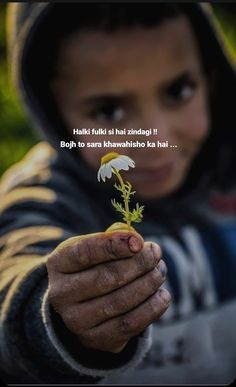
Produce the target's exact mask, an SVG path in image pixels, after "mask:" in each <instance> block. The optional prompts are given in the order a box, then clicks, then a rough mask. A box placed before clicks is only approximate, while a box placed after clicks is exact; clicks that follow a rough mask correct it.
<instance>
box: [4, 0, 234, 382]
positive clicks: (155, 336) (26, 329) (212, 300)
mask: <svg viewBox="0 0 236 387" xmlns="http://www.w3.org/2000/svg"><path fill="white" fill-rule="evenodd" d="M68 6H69V5H68ZM56 7H60V4H55V3H15V4H11V5H10V6H9V12H8V36H9V49H10V62H11V65H12V73H13V78H14V80H15V83H16V86H17V88H18V91H19V93H20V95H21V97H22V100H23V102H24V106H25V108H26V110H27V112H28V113H29V115H30V116H31V119H32V121H33V123H34V125H35V127H36V128H37V129H38V130H39V132H40V135H41V140H42V141H41V142H39V143H38V144H37V145H36V146H35V147H33V148H32V149H31V150H30V151H29V152H28V154H27V155H26V156H25V157H24V159H23V160H22V161H20V162H19V163H17V164H15V165H14V166H13V167H11V168H10V169H9V170H8V171H6V172H5V174H4V175H3V177H2V180H1V185H0V198H1V201H0V249H1V250H0V251H1V260H0V302H1V314H0V321H1V326H0V372H1V373H0V375H1V377H2V379H3V381H5V382H6V383H75V384H86V383H114V384H116V383H124V384H126V383H135V384H137V383H154V384H155V383H158V384H163V383H176V384H183V383H192V384H193V383H229V382H231V381H232V380H233V379H234V378H235V374H236V366H235V364H236V338H235V334H234V325H235V321H236V302H235V296H236V283H235V279H234V278H235V274H236V243H235V238H234V235H235V232H236V220H235V202H236V200H235V196H233V192H234V188H235V176H234V173H233V172H234V171H233V169H232V166H233V165H234V162H235V154H234V153H235V146H236V141H235V140H236V137H235V136H236V135H235V130H233V129H234V127H233V122H234V101H235V93H236V78H235V72H234V69H233V67H232V63H230V60H229V56H228V52H227V50H226V49H225V46H224V41H223V38H222V36H221V34H220V31H219V28H218V26H217V25H216V24H215V22H214V17H213V15H212V13H211V11H210V9H208V7H206V6H205V5H201V4H194V3H193V4H191V5H189V6H188V7H189V17H190V18H191V21H192V26H193V28H194V30H195V33H196V36H197V38H198V42H199V45H200V48H201V51H202V56H203V57H206V56H207V57H208V58H211V61H212V62H213V63H214V64H215V68H216V73H217V88H218V93H217V97H216V98H215V100H214V103H213V104H212V106H211V109H212V122H213V124H212V126H213V130H212V134H211V136H210V137H209V139H208V140H207V142H206V143H205V144H204V146H203V148H202V150H201V151H200V153H199V155H198V156H197V157H196V159H195V160H194V162H193V165H192V168H191V171H190V173H189V175H188V177H187V179H186V181H185V184H184V185H183V187H182V188H181V189H180V190H179V191H178V193H177V194H175V195H173V196H171V197H168V198H165V199H162V200H158V201H155V200H151V201H147V202H146V203H144V204H145V205H146V208H145V221H144V222H142V223H141V224H140V225H139V227H137V231H138V232H140V233H141V234H142V235H143V237H144V239H145V240H153V241H154V242H157V243H159V244H160V246H161V248H162V250H163V256H164V259H165V261H166V263H167V267H168V279H167V281H166V283H165V287H166V288H168V289H169V291H170V292H171V294H172V297H173V302H172V305H171V306H170V307H169V309H168V311H167V312H166V313H165V314H164V316H163V317H162V318H161V319H160V320H158V321H157V322H156V323H155V324H152V325H151V326H149V327H148V328H147V329H146V330H145V331H144V332H143V333H142V334H140V335H139V336H137V337H134V338H133V339H132V340H130V342H129V343H128V344H127V346H126V347H125V348H124V349H123V350H122V351H121V352H120V353H119V354H112V353H106V352H100V351H95V350H88V349H86V348H84V347H82V346H81V345H80V344H79V342H78V341H77V340H75V337H74V335H73V334H72V333H71V332H70V331H69V330H68V329H67V328H66V327H65V325H64V324H63V322H62V320H61V319H60V316H59V315H58V314H57V313H56V312H55V311H54V310H53V308H52V307H51V306H50V304H49V302H48V298H47V295H48V276H47V270H46V265H45V263H46V260H47V255H48V254H49V253H50V252H51V251H52V250H53V249H54V248H55V247H56V246H57V245H58V244H59V243H60V242H62V241H64V240H65V239H67V238H69V237H72V236H75V235H81V234H87V233H93V232H98V231H101V230H105V229H106V228H107V227H108V226H109V225H110V224H112V223H113V222H114V221H116V216H115V214H114V211H113V209H112V207H111V206H110V207H109V205H108V203H109V202H110V198H111V197H113V196H114V192H113V190H112V189H111V188H109V187H107V186H105V185H102V184H99V183H98V182H97V178H96V171H93V170H92V169H90V168H89V167H88V165H87V164H86V163H85V161H84V160H83V159H82V157H81V156H80V155H79V154H78V153H76V152H73V149H71V150H68V149H67V148H59V143H60V140H61V139H65V140H66V139H68V140H69V138H68V134H66V130H65V127H64V124H63V122H62V120H61V119H60V116H59V114H58V112H57V111H56V109H55V105H54V101H53V99H52V98H51V96H50V95H49V93H48V89H47V82H46V79H47V78H46V75H47V74H46V73H47V61H45V55H43V54H44V53H43V51H41V48H42V47H43V41H42V40H43V39H46V37H47V36H48V34H49V33H50V30H49V28H50V27H52V24H50V23H51V20H53V13H54V11H55V8H56ZM91 7H92V6H91ZM51 18H52V19H51ZM205 66H206V68H207V66H208V61H206V63H205ZM39 71H40V76H39ZM44 71H45V76H43V77H42V74H44ZM208 71H210V70H208ZM44 80H45V82H44ZM222 128H223V136H222ZM94 192H96V201H95V200H94ZM105 208H106V211H105V210H104V209H105Z"/></svg>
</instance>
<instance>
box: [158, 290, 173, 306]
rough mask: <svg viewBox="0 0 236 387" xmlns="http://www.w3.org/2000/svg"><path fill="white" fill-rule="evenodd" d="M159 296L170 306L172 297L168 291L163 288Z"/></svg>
mask: <svg viewBox="0 0 236 387" xmlns="http://www.w3.org/2000/svg"><path fill="white" fill-rule="evenodd" d="M159 296H160V297H161V298H162V299H163V301H164V302H165V303H166V304H169V303H170V300H171V295H170V293H169V292H168V290H166V289H163V288H161V289H160V290H159Z"/></svg>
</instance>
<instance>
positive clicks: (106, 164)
mask: <svg viewBox="0 0 236 387" xmlns="http://www.w3.org/2000/svg"><path fill="white" fill-rule="evenodd" d="M130 167H131V168H134V167H135V162H134V161H133V160H132V159H131V158H130V157H128V156H124V155H119V153H116V152H110V153H107V154H106V155H105V156H103V157H102V158H101V166H100V168H99V171H98V175H97V178H98V181H100V179H102V180H103V181H104V182H105V181H106V178H107V179H110V178H111V176H112V174H114V175H115V176H116V177H117V179H118V181H119V184H114V187H115V189H116V190H117V191H119V192H120V193H121V198H122V200H123V203H118V202H117V201H116V200H115V199H112V201H111V203H112V205H113V207H114V208H115V210H116V211H117V212H119V213H120V214H121V215H122V217H123V220H124V221H125V222H126V225H127V228H128V230H131V229H132V227H131V223H132V222H136V223H139V222H141V221H142V217H143V215H142V212H143V209H144V206H140V205H139V203H136V207H135V208H134V209H133V210H132V211H131V210H130V208H129V202H130V198H131V196H132V195H134V194H135V191H132V185H131V184H130V182H128V181H126V182H124V180H123V178H122V176H121V174H120V172H119V171H120V170H124V171H128V169H129V168H130Z"/></svg>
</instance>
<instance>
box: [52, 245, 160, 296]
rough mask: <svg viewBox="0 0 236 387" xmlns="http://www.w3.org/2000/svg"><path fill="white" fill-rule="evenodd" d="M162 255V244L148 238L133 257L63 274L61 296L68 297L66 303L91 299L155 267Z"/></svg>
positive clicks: (119, 286) (59, 282)
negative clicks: (65, 276)
mask: <svg viewBox="0 0 236 387" xmlns="http://www.w3.org/2000/svg"><path fill="white" fill-rule="evenodd" d="M160 258H161V249H160V247H159V246H158V245H157V244H156V243H152V242H145V243H144V248H143V249H142V250H141V251H140V252H139V253H137V254H135V255H133V257H132V258H126V259H120V260H117V261H110V262H107V263H103V264H99V265H96V266H95V267H93V268H91V269H88V270H83V271H81V272H79V273H74V274H69V275H68V276H67V279H66V280H65V279H64V278H61V281H58V284H59V285H58V289H57V291H56V289H54V290H55V292H56V293H57V296H60V299H62V298H63V299H64V301H65V302H64V303H66V300H68V299H70V301H71V302H80V301H86V300H90V299H93V298H94V297H98V296H102V295H105V294H107V293H110V292H112V291H113V290H115V289H119V288H121V287H122V286H124V285H126V284H128V283H130V282H132V281H134V280H135V279H136V278H138V277H140V276H142V275H143V274H145V273H147V272H148V271H150V270H152V269H154V267H155V266H157V264H158V262H159V261H160ZM61 276H62V277H63V276H64V275H61ZM62 281H64V282H63V286H61V282H62Z"/></svg>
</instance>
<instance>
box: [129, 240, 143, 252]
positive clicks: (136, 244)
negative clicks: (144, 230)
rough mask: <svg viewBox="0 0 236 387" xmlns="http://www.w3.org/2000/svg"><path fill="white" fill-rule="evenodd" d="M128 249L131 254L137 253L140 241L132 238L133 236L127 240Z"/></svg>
mask: <svg viewBox="0 0 236 387" xmlns="http://www.w3.org/2000/svg"><path fill="white" fill-rule="evenodd" d="M129 248H130V250H131V251H132V252H134V253H135V252H137V251H139V250H140V249H141V241H140V240H139V239H138V238H136V237H134V236H131V237H130V238H129Z"/></svg>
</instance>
